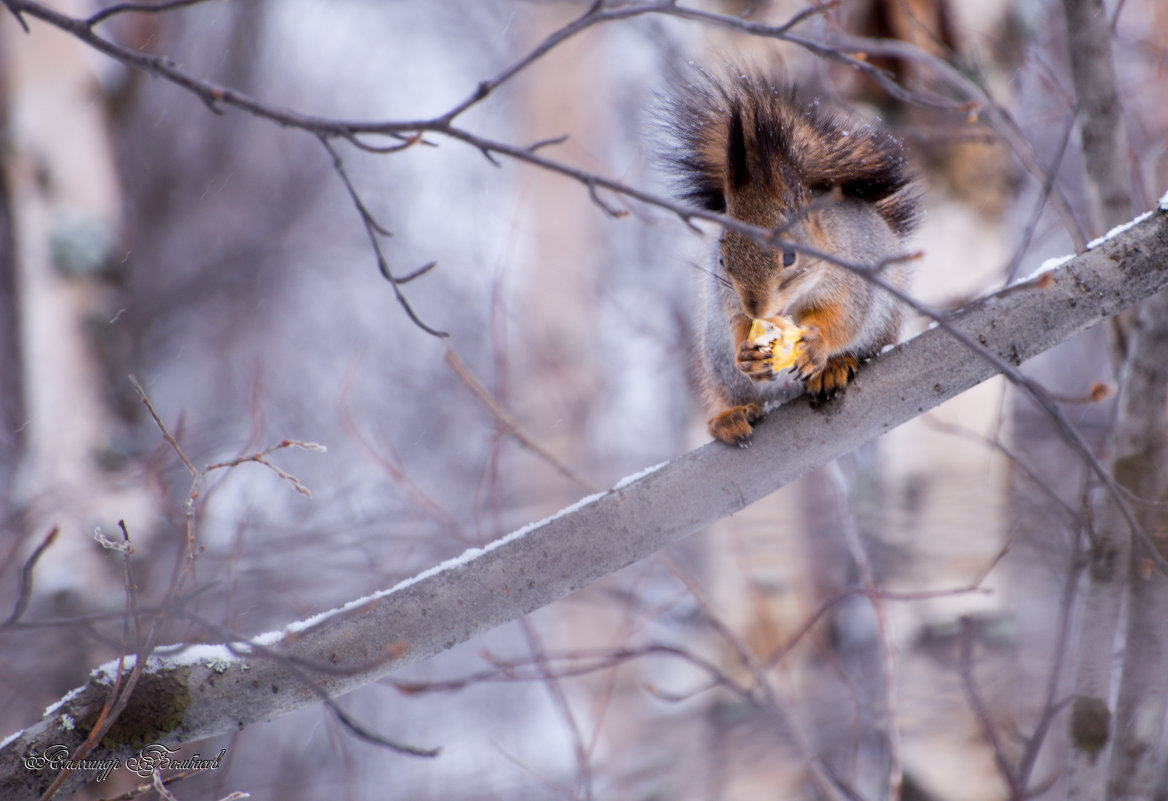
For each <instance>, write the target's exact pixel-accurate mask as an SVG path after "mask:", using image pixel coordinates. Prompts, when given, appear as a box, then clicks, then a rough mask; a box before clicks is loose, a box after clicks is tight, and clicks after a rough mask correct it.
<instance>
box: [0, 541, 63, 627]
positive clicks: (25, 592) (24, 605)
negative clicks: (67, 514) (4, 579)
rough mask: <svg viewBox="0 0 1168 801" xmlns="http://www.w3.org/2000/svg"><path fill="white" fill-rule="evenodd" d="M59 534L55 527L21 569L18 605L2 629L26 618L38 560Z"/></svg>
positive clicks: (2, 625) (0, 624)
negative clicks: (25, 614)
mask: <svg viewBox="0 0 1168 801" xmlns="http://www.w3.org/2000/svg"><path fill="white" fill-rule="evenodd" d="M59 533H60V529H59V528H58V527H57V526H53V528H52V530H51V531H49V533H48V534H46V535H45V538H44V539H43V540H42V541H41V544H40V545H38V546H37V547H36V550H34V551H33V552H32V553H31V554H30V555H29V557H28V559H27V560H25V562H24V567H22V568H21V569H20V592H19V594H18V595H17V598H16V605H15V606H14V607H13V609H12V614H10V615H9V616H8V619H7V620H5V621H4V622H3V623H0V629H5V628H9V627H11V626H14V625H15V624H16V623H18V622H19V621H20V618H22V617H23V616H24V613H25V612H26V611H28V605H29V602H30V601H32V577H33V571H34V570H35V569H36V563H37V560H38V559H40V558H41V556H43V555H44V553H45V551H47V550H48V549H49V546H51V545H52V544H53V543H54V542H56V540H57V534H59Z"/></svg>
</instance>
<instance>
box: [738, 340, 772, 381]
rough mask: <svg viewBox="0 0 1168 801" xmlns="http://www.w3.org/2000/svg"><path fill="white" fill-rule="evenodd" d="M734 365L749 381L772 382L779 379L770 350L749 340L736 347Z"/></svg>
mask: <svg viewBox="0 0 1168 801" xmlns="http://www.w3.org/2000/svg"><path fill="white" fill-rule="evenodd" d="M734 365H735V366H736V367H737V368H738V371H739V372H740V373H742V374H743V375H745V376H746V377H747V378H749V379H750V380H751V381H774V380H775V379H776V378H778V377H779V373H778V371H776V370H775V367H774V356H773V355H772V354H771V350H770V348H769V347H767V346H763V345H760V344H758V343H757V342H752V341H750V340H747V341H745V342H743V343H742V344H741V345H739V346H738V353H737V354H736V356H735V359H734Z"/></svg>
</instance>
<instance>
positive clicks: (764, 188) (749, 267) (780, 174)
mask: <svg viewBox="0 0 1168 801" xmlns="http://www.w3.org/2000/svg"><path fill="white" fill-rule="evenodd" d="M748 125H750V123H749V121H748V120H747V119H745V118H744V115H743V114H742V113H740V112H738V111H735V112H733V113H731V115H730V119H729V121H728V131H727V137H726V160H725V164H726V169H725V174H724V176H723V180H724V187H723V197H724V198H725V204H726V208H725V211H726V214H727V215H729V216H730V217H733V218H734V219H736V220H741V221H742V222H744V223H748V224H750V225H753V226H756V227H758V228H766V229H769V230H775V229H777V228H779V227H780V226H783V230H782V234H781V239H783V240H786V241H791V242H798V243H801V244H808V245H811V246H813V247H814V246H816V245H817V240H818V239H819V237H818V236H817V233H818V226H817V224H816V219H815V214H814V212H810V213H806V211H805V206H806V204H807V203H808V201H809V200H810V198H809V196H808V194H809V192H808V189H807V188H806V186H805V184H804V182H803V181H801V180H800V179H799V175H798V174H797V173H796V171H795V169H794V167H793V166H792V165H790V164H789V163H787V162H785V161H784V160H783V159H781V158H773V157H769V158H768V156H772V155H773V154H774V153H775V152H776V151H777V150H778V148H777V147H776V146H775V145H774V143H760V142H759V141H758V139H759V137H761V136H764V135H766V134H764V133H763V131H762V130H761V129H760V128H759V127H754V130H753V131H750V132H749V133H748V130H749V128H748V127H747V126H748ZM773 130H774V129H771V131H773ZM768 133H769V131H768ZM772 135H781V132H776V133H773V134H772ZM721 258H722V267H723V269H724V270H725V272H726V276H727V277H728V278H729V279H730V283H731V285H732V286H733V288H734V291H735V292H736V293H737V294H738V298H739V301H740V302H741V304H742V308H743V310H744V311H745V312H746V313H747V314H748V315H750V316H751V317H755V318H767V317H776V316H778V315H779V314H782V313H784V312H785V310H786V307H787V306H788V304H789V303H790V300H791V299H792V295H793V293H794V292H795V291H796V290H797V288H798V286H799V285H800V284H801V283H802V279H804V278H805V277H806V276H807V275H808V271H807V269H806V268H807V266H808V264H807V262H808V257H806V256H804V255H802V254H800V253H798V252H797V251H795V250H793V249H789V248H783V247H781V246H779V247H772V246H767V245H763V244H761V243H759V242H758V241H757V240H755V239H754V238H752V237H750V236H748V235H746V234H744V233H741V232H739V231H731V230H727V231H726V232H725V233H724V234H723V235H722V243H721Z"/></svg>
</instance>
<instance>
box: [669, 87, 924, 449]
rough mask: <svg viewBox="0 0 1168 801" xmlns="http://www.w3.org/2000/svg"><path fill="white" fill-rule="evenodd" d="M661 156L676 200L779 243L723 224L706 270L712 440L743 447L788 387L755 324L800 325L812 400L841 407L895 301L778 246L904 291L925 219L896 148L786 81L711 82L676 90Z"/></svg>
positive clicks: (878, 344)
mask: <svg viewBox="0 0 1168 801" xmlns="http://www.w3.org/2000/svg"><path fill="white" fill-rule="evenodd" d="M665 121H666V125H667V127H668V129H669V130H670V131H671V132H672V140H673V141H672V144H673V147H672V149H671V151H670V152H669V153H667V154H666V160H667V162H668V163H669V166H670V167H671V168H672V171H673V172H674V173H675V174H676V175H677V176H678V177H679V178H680V183H681V192H680V194H681V197H682V198H683V199H685V200H686V201H689V202H691V203H693V204H695V205H697V206H699V207H701V208H703V209H706V210H708V211H712V212H718V213H722V214H725V215H727V216H729V217H732V218H734V219H736V220H741V221H742V222H744V223H747V224H750V225H753V226H756V227H759V228H765V229H768V230H771V231H773V232H774V233H775V234H776V235H777V240H778V241H777V243H776V245H775V246H774V247H767V246H764V245H762V244H759V242H758V241H756V240H755V239H754V238H752V237H750V236H747V235H745V234H743V233H741V232H738V231H734V230H731V229H725V230H724V232H723V233H722V235H721V238H720V239H719V241H718V242H717V245H716V248H715V250H714V253H713V254H712V255H711V258H710V262H711V266H710V267H709V268H708V269H705V270H704V271H703V272H705V274H706V277H705V280H704V287H703V295H704V298H703V303H702V318H703V319H702V322H701V327H700V331H699V333H700V346H699V361H700V372H701V383H702V386H703V390H704V394H705V395H706V398H707V401H708V404H709V406H710V407H711V409H712V411H713V416H712V417H711V418H710V421H709V431H710V434H711V435H712V436H713V437H715V438H716V439H719V440H721V441H722V442H725V443H728V444H737V445H746V444H747V443H748V440H749V438H750V435H751V431H752V426H753V424H754V423H755V422H757V421H758V420H759V419H760V418H761V417H762V414H763V404H764V403H765V402H766V401H767V400H770V399H772V398H775V397H777V396H778V395H779V394H780V393H782V392H783V387H784V383H786V384H789V383H791V382H790V381H788V382H778V383H777V384H776V383H771V382H774V381H775V379H776V378H778V377H779V374H778V373H777V372H776V371H775V370H774V369H773V366H772V364H771V363H770V362H769V354H768V353H767V352H765V350H761V349H760V346H759V344H758V343H757V342H756V341H752V340H750V339H749V337H750V336H752V335H751V334H750V333H749V332H750V330H751V326H752V323H753V320H755V319H766V318H776V317H780V316H782V317H786V318H788V319H790V320H793V322H794V323H795V324H796V325H798V326H799V327H800V328H802V329H803V333H802V339H801V342H800V347H799V350H798V351H797V352H796V353H797V357H796V360H795V364H794V366H793V370H794V373H795V376H796V377H797V378H798V379H799V380H801V381H802V382H803V384H804V386H805V388H806V390H807V391H808V392H809V393H810V394H811V395H812V396H813V397H815V398H817V399H819V400H821V401H825V400H828V399H830V398H832V397H833V396H834V395H835V394H836V393H837V392H838V391H839V390H840V389H842V388H843V387H844V385H845V384H847V382H848V380H849V379H850V378H851V377H852V376H853V375H854V374H855V371H856V369H857V367H859V364H860V362H861V361H862V360H864V359H867V358H869V357H871V356H874V355H876V354H877V353H879V352H880V350H881V349H882V348H883V347H884V346H885V345H890V344H893V343H895V341H896V339H897V337H898V336H899V329H900V310H899V308H898V306H897V303H896V301H895V299H894V298H893V297H892V296H891V295H890V294H889V293H888V292H886V291H883V290H881V289H879V288H878V287H876V286H875V285H874V284H873V283H872V282H870V281H868V280H866V279H865V278H863V277H861V276H860V275H857V274H856V273H855V272H854V271H851V270H848V269H846V268H844V267H840V266H838V265H836V264H832V263H831V262H829V261H828V260H826V259H822V258H817V257H815V256H813V255H811V254H809V253H807V252H803V251H800V250H797V249H794V248H784V247H783V244H784V243H787V244H795V245H796V246H802V247H806V248H809V249H814V250H815V251H818V252H820V253H823V254H827V255H829V256H834V257H836V258H838V259H840V260H841V261H846V262H848V263H850V264H853V265H865V266H868V267H872V268H874V269H875V268H876V266H877V265H879V268H880V277H881V279H882V280H883V281H885V282H887V283H889V284H891V285H893V286H895V287H897V288H899V289H903V288H905V286H906V284H907V280H908V268H907V267H906V266H905V264H904V263H903V260H902V261H897V260H896V257H897V256H898V255H900V254H902V253H904V249H903V242H904V239H905V237H907V236H908V235H909V234H910V233H911V232H912V230H913V229H914V227H915V225H916V223H917V220H918V217H919V199H918V194H917V190H916V186H915V179H914V175H913V173H912V171H911V170H910V168H909V167H908V164H907V161H906V159H905V156H904V153H903V151H902V148H901V145H900V142H899V141H898V140H897V139H896V138H894V137H893V136H892V135H891V134H889V133H887V132H886V131H884V130H883V129H881V128H879V127H877V126H876V125H874V124H859V123H857V122H856V121H855V120H853V119H851V118H849V117H846V116H839V115H836V114H833V113H830V112H826V111H823V110H821V109H820V107H819V101H818V100H817V99H816V100H807V99H804V98H802V97H801V96H800V95H799V93H798V92H797V90H796V89H795V87H794V86H793V85H791V84H789V83H788V82H786V81H785V80H784V79H782V78H781V77H771V78H768V77H764V76H763V75H761V74H745V75H743V74H741V71H736V73H735V75H734V77H726V78H721V79H718V78H715V77H712V76H709V75H705V74H703V75H702V76H701V80H696V81H694V82H692V83H690V84H689V85H688V86H685V87H684V88H680V87H676V88H675V89H674V91H673V95H672V99H671V100H670V101H669V104H668V108H667V109H666V117H665Z"/></svg>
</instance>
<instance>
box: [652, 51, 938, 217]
mask: <svg viewBox="0 0 1168 801" xmlns="http://www.w3.org/2000/svg"><path fill="white" fill-rule="evenodd" d="M667 117H668V125H669V127H670V128H671V129H672V134H673V139H674V142H673V143H672V145H673V147H672V149H671V151H670V152H668V153H666V154H665V158H666V160H667V161H668V162H669V163H670V165H671V166H672V169H673V171H674V172H675V173H676V174H677V176H678V178H679V179H680V183H681V196H682V197H683V198H685V199H686V200H688V201H689V202H691V203H694V204H696V205H698V206H700V207H702V208H705V209H708V210H710V211H716V212H723V213H724V212H726V210H727V207H728V196H731V197H732V196H733V195H734V193H735V192H737V191H744V190H746V189H747V188H748V185H749V186H750V187H751V188H753V189H755V190H757V189H759V188H762V189H764V190H765V191H767V192H768V193H772V194H773V195H774V197H775V199H776V201H777V202H780V203H782V204H783V205H788V204H789V203H790V202H791V201H792V200H794V199H795V198H796V197H797V196H798V195H800V194H801V193H803V192H805V191H810V192H816V191H830V190H831V189H833V188H834V187H839V189H840V190H841V191H842V192H843V194H844V195H845V196H847V197H853V198H857V199H859V200H863V201H865V202H867V203H871V204H872V205H873V207H874V208H875V209H876V211H877V212H878V213H879V214H880V216H881V217H882V218H883V219H884V221H885V222H887V223H888V226H889V228H891V229H892V231H893V232H894V233H896V234H897V235H899V236H903V235H906V234H908V233H909V232H911V231H912V229H913V228H914V227H915V226H916V223H917V221H918V218H919V202H918V197H917V194H916V190H915V189H914V187H913V175H912V171H911V169H910V168H909V165H908V163H907V162H906V160H905V157H904V153H903V151H902V149H901V145H900V142H899V141H898V140H897V139H895V138H894V137H893V136H891V135H890V134H888V133H887V132H885V131H884V130H882V129H880V128H878V127H877V126H875V125H872V124H871V123H858V122H857V121H855V120H854V119H852V118H849V117H846V116H840V115H836V114H832V113H830V112H827V111H824V110H823V109H821V108H820V105H819V101H818V99H814V100H807V99H804V98H801V97H800V96H799V94H798V93H797V92H796V90H795V88H794V87H793V86H792V85H791V84H790V83H788V82H786V81H784V80H782V79H779V78H772V79H768V78H765V77H763V76H761V75H759V74H746V75H736V76H733V77H726V78H721V79H718V78H714V77H711V76H709V75H704V74H703V75H700V76H698V77H697V78H696V80H695V81H694V82H692V83H690V84H688V85H685V86H680V85H679V86H677V87H676V88H675V89H674V91H673V96H672V99H671V101H670V105H669V108H668V111H667Z"/></svg>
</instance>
